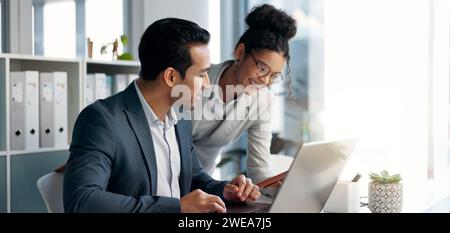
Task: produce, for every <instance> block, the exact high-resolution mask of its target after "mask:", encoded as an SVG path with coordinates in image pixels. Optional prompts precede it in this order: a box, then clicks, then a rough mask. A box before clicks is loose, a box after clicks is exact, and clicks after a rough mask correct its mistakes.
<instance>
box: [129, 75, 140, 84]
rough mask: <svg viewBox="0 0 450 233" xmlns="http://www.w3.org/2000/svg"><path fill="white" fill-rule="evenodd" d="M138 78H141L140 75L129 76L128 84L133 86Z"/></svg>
mask: <svg viewBox="0 0 450 233" xmlns="http://www.w3.org/2000/svg"><path fill="white" fill-rule="evenodd" d="M137 78H139V75H137V74H129V75H128V84H131V83H132V82H133V81H134V80H136V79H137Z"/></svg>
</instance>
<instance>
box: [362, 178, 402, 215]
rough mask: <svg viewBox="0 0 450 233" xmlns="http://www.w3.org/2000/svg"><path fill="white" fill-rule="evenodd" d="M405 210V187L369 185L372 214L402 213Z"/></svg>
mask: <svg viewBox="0 0 450 233" xmlns="http://www.w3.org/2000/svg"><path fill="white" fill-rule="evenodd" d="M402 208H403V185H402V184H401V183H396V184H379V183H373V182H371V183H369V210H370V211H372V213H400V212H401V211H402Z"/></svg>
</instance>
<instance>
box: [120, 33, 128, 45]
mask: <svg viewBox="0 0 450 233" xmlns="http://www.w3.org/2000/svg"><path fill="white" fill-rule="evenodd" d="M120 41H122V44H123V45H127V44H128V36H126V35H121V36H120Z"/></svg>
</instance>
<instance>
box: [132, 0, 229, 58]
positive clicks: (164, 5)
mask: <svg viewBox="0 0 450 233" xmlns="http://www.w3.org/2000/svg"><path fill="white" fill-rule="evenodd" d="M132 4H133V5H134V12H133V13H132V15H133V14H135V16H132V17H136V16H137V18H136V19H135V22H137V23H134V24H133V26H132V27H133V28H134V29H132V31H133V32H132V33H133V34H134V38H132V40H133V42H132V43H133V44H134V45H135V46H134V45H133V47H134V48H133V50H134V54H136V57H137V54H138V53H137V46H138V45H139V40H140V37H141V35H142V33H143V32H144V31H145V29H146V28H147V27H148V26H149V25H150V24H152V23H153V22H154V21H156V20H159V19H162V18H166V17H176V18H182V19H186V20H190V21H193V22H195V23H197V24H198V25H199V26H200V27H202V28H205V29H206V30H208V31H209V32H210V34H211V41H210V46H209V47H210V50H211V61H212V62H218V61H219V60H220V47H218V46H220V8H219V6H220V1H219V0H217V1H210V0H184V1H180V0H163V1H157V0H133V1H132ZM132 8H133V6H132ZM211 11H212V12H217V14H215V15H214V14H213V15H210V12H211ZM139 20H141V22H138V21H139Z"/></svg>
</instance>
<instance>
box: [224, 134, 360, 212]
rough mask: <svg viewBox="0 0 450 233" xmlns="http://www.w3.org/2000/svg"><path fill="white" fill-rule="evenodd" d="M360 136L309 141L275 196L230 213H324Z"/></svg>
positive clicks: (242, 205)
mask: <svg viewBox="0 0 450 233" xmlns="http://www.w3.org/2000/svg"><path fill="white" fill-rule="evenodd" d="M356 141H357V140H356V139H345V140H337V141H320V142H312V143H305V144H303V146H301V147H300V148H299V150H298V152H297V154H296V156H295V158H294V160H293V161H292V164H291V167H290V168H289V171H288V174H287V176H286V178H285V179H284V181H283V183H282V185H281V187H280V189H279V190H278V192H277V194H276V196H275V198H274V199H273V201H272V199H271V198H268V197H267V196H262V198H260V199H261V200H257V201H256V202H247V203H240V204H233V205H229V206H227V212H229V213H267V212H269V213H320V212H321V211H322V209H323V207H324V206H325V204H326V202H327V200H328V198H329V196H330V195H331V192H332V191H333V188H334V186H335V185H336V183H337V181H338V179H339V177H340V175H341V173H342V171H343V170H344V167H345V164H346V163H347V161H348V159H349V157H350V155H351V153H352V152H353V150H354V148H355V145H356Z"/></svg>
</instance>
